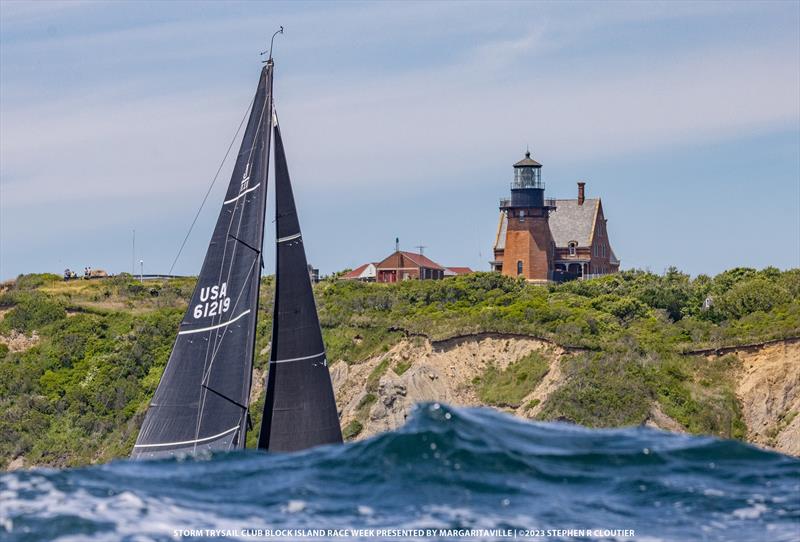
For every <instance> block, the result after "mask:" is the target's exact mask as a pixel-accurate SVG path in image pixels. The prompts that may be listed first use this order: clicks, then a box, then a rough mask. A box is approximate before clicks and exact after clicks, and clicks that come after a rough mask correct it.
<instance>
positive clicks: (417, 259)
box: [375, 250, 444, 270]
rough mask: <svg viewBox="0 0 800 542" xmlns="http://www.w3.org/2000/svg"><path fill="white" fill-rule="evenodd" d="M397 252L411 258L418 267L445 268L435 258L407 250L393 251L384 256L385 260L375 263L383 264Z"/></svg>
mask: <svg viewBox="0 0 800 542" xmlns="http://www.w3.org/2000/svg"><path fill="white" fill-rule="evenodd" d="M395 254H400V255H402V256H403V257H404V258H408V259H409V260H411V263H413V264H415V265H417V266H418V267H427V268H428V269H442V270H444V267H442V266H441V265H439V264H438V263H436V262H434V261H433V260H431V259H430V258H428V257H427V256H424V255H422V254H416V253H414V252H406V251H405V250H399V251H397V252H392V253H391V254H390V255H389V256H387V257H386V258H384V259H383V260H381V261H380V262H379V263H377V264H375V265H376V266H381V264H383V263H384V262H386V261H387V260H388V259H389V258H391V257H392V256H394V255H395ZM387 269H393V268H391V267H388V268H387Z"/></svg>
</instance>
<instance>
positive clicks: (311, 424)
mask: <svg viewBox="0 0 800 542" xmlns="http://www.w3.org/2000/svg"><path fill="white" fill-rule="evenodd" d="M275 213H276V237H277V239H276V260H277V261H276V274H275V277H276V286H275V307H274V318H273V324H272V349H271V353H270V365H269V374H268V375H267V392H266V393H267V395H266V399H265V402H264V414H263V418H262V421H261V432H260V434H259V438H258V447H259V448H261V449H264V450H269V451H273V452H291V451H295V450H302V449H304V448H310V447H312V446H318V445H321V444H334V443H340V442H342V432H341V429H340V427H339V417H338V414H337V411H336V400H335V398H334V394H333V387H332V385H331V377H330V373H329V372H328V362H327V358H326V354H325V345H324V344H323V342H322V332H321V331H320V326H319V317H318V316H317V307H316V304H315V302H314V293H313V291H312V289H311V279H310V277H309V273H308V265H307V262H306V253H305V248H304V247H303V237H302V235H301V233H300V222H299V220H298V217H297V209H296V207H295V203H294V195H293V194H292V185H291V181H290V179H289V170H288V167H287V164H286V155H285V153H284V149H283V139H282V138H281V131H280V126H279V125H278V123H277V119H275Z"/></svg>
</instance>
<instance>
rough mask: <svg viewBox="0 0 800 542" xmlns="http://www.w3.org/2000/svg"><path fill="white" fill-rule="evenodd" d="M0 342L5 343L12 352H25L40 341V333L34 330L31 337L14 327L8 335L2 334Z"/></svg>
mask: <svg viewBox="0 0 800 542" xmlns="http://www.w3.org/2000/svg"><path fill="white" fill-rule="evenodd" d="M0 343H2V344H5V345H6V346H7V347H8V349H9V350H10V351H11V352H24V351H25V350H28V349H29V348H32V347H34V346H36V345H37V344H38V343H39V335H38V334H37V333H36V331H34V332H33V333H31V335H30V337H29V336H27V335H25V334H24V333H20V332H19V331H16V330H14V329H12V330H11V331H10V332H9V333H8V334H7V335H0Z"/></svg>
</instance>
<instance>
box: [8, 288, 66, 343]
mask: <svg viewBox="0 0 800 542" xmlns="http://www.w3.org/2000/svg"><path fill="white" fill-rule="evenodd" d="M66 315H67V312H66V310H65V309H64V305H62V304H61V303H60V302H58V301H53V300H52V299H51V298H49V297H48V296H46V295H44V294H42V293H40V292H30V293H27V292H26V293H25V294H24V295H19V296H17V297H16V305H15V306H14V308H13V309H11V310H10V311H9V312H8V313H7V314H6V315H5V318H4V319H3V321H2V322H0V330H6V331H7V330H11V329H16V330H17V331H20V332H23V333H27V332H31V331H33V330H40V329H41V328H42V327H44V326H46V325H48V324H51V323H53V322H55V321H57V320H60V319H62V318H65V317H66Z"/></svg>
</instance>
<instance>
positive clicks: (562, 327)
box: [0, 268, 800, 467]
mask: <svg viewBox="0 0 800 542" xmlns="http://www.w3.org/2000/svg"><path fill="white" fill-rule="evenodd" d="M193 286H194V280H192V279H176V280H171V281H168V282H164V283H160V282H158V283H157V282H152V283H150V282H148V283H145V284H144V285H143V284H141V283H139V282H138V281H137V280H135V279H134V278H132V277H130V276H128V275H121V276H118V277H114V278H110V279H104V280H91V281H84V280H77V281H70V282H64V281H63V280H61V279H60V278H59V277H58V276H56V275H25V276H20V277H19V278H18V279H17V280H16V281H15V282H13V283H10V284H7V285H5V286H4V287H3V289H2V293H0V314H2V320H0V467H2V466H4V465H6V464H7V463H8V462H9V461H11V460H12V459H14V458H16V457H18V456H24V457H25V459H26V461H27V463H28V464H52V465H76V464H83V463H89V462H93V461H104V460H108V459H111V458H113V457H118V456H125V455H127V454H128V453H129V451H130V448H131V446H132V445H133V442H134V440H135V438H136V434H137V432H138V426H139V424H140V423H141V418H142V415H143V413H144V410H145V409H146V406H147V403H148V401H149V399H150V397H151V396H152V394H153V392H154V390H155V387H156V385H157V384H158V381H159V378H160V377H161V374H162V372H163V369H164V364H165V363H166V360H167V358H168V357H169V352H170V348H171V346H172V342H173V340H174V336H175V333H176V329H177V325H178V323H179V321H180V319H181V316H182V314H183V311H184V310H185V307H186V304H187V302H188V297H189V296H190V294H191V291H192V288H193ZM272 287H273V280H272V278H271V277H268V278H265V279H263V287H262V300H261V304H260V310H261V314H260V315H259V324H258V327H259V334H258V337H259V339H258V340H259V344H258V345H257V350H256V351H257V353H258V357H257V359H256V366H257V367H259V368H260V369H266V366H267V364H266V362H267V359H268V345H269V330H270V329H271V307H272ZM316 294H317V299H318V306H319V311H320V319H321V323H322V326H323V333H324V336H325V341H326V345H327V348H328V353H329V359H330V360H331V362H332V363H348V364H357V363H359V362H360V361H363V360H364V359H366V358H368V357H370V356H372V355H375V354H376V353H380V352H383V351H387V350H388V349H389V348H390V347H391V346H392V345H393V344H395V343H396V342H398V341H399V340H401V339H402V338H404V337H406V336H409V335H424V336H427V337H429V338H431V339H434V340H440V339H445V338H449V337H454V336H458V335H468V334H473V333H479V332H502V333H516V334H524V335H532V336H536V337H540V338H544V339H547V340H550V341H552V342H554V343H557V344H559V345H562V346H565V347H570V348H571V350H570V351H571V352H573V355H572V356H571V357H570V358H569V359H568V360H566V361H565V363H563V366H562V371H564V373H565V374H566V381H565V384H564V385H563V386H561V387H560V388H559V389H558V390H557V391H556V392H554V393H553V394H552V395H551V396H550V397H549V398H548V399H547V401H546V403H545V404H544V405H543V408H542V410H541V412H540V415H539V417H541V418H543V419H568V420H572V421H575V422H578V423H582V424H586V425H590V426H611V425H624V424H637V423H641V422H642V421H643V420H644V419H645V418H646V416H647V413H648V411H649V408H650V405H651V404H652V403H653V402H654V401H655V402H657V403H658V404H659V405H660V406H661V407H662V410H663V411H664V412H665V413H666V414H667V415H669V416H670V417H672V418H674V419H675V420H677V421H678V422H680V423H681V424H682V425H683V426H684V427H686V428H688V429H689V430H691V431H693V432H703V433H713V434H719V435H723V436H731V437H736V438H743V437H744V435H745V427H744V424H743V422H742V418H741V408H740V405H739V404H738V400H737V398H736V396H735V395H734V393H733V391H732V379H733V377H734V375H735V374H736V371H737V370H738V360H737V359H736V358H734V357H727V358H722V359H720V360H718V361H716V362H714V363H710V362H707V361H705V360H702V359H699V358H697V357H693V356H687V355H685V354H686V353H687V352H691V351H693V350H699V349H704V348H717V347H722V346H730V345H740V344H747V343H755V342H759V341H766V340H771V339H779V338H786V337H796V336H799V335H800V270H797V269H795V270H790V271H786V272H781V271H779V270H777V269H774V268H767V269H764V270H761V271H756V270H753V269H743V268H739V269H733V270H730V271H726V272H724V273H721V274H720V275H717V276H716V277H713V278H711V277H707V276H699V277H697V278H695V279H694V280H690V278H689V277H688V276H686V275H684V274H682V273H680V272H678V271H677V270H674V269H673V270H670V271H668V272H667V273H665V274H664V275H663V276H659V275H654V274H651V273H645V272H639V271H628V272H624V273H620V274H618V275H612V276H607V277H603V278H599V279H594V280H588V281H582V282H571V283H567V284H563V285H559V286H533V285H529V284H526V283H524V282H521V281H517V280H513V279H509V278H506V277H502V276H499V275H497V274H493V273H476V274H473V275H468V276H463V277H454V278H448V279H446V280H442V281H422V282H418V281H409V282H403V283H400V284H394V285H382V284H363V283H352V282H344V281H338V282H334V281H330V282H328V281H326V282H322V283H321V284H319V285H318V286H317V289H316ZM709 296H711V298H712V299H713V306H712V307H711V309H710V310H705V311H704V310H703V309H702V307H703V302H704V300H705V299H706V298H707V297H709ZM6 343H8V344H10V345H11V346H12V348H9V346H7V344H6ZM20 345H22V346H20ZM382 370H387V367H384V368H383V369H382ZM393 370H395V372H397V371H403V370H404V368H403V367H395V368H394V369H393ZM545 372H546V368H545V367H543V365H542V360H541V359H539V358H538V357H537V356H535V355H530V356H526V357H525V358H522V359H520V360H519V361H518V362H517V363H514V364H512V365H511V366H509V367H508V368H506V369H504V370H502V371H501V370H498V369H496V368H493V367H490V368H489V369H488V370H487V371H486V373H485V374H484V375H483V376H482V377H480V378H477V379H476V380H475V382H474V383H473V384H474V385H475V386H476V390H477V393H478V394H479V397H481V399H482V400H483V401H485V402H486V403H487V404H491V405H497V406H506V405H515V404H517V403H518V402H519V401H520V400H521V398H522V397H525V396H526V394H527V392H529V391H531V390H532V387H533V386H535V385H536V383H537V382H538V381H539V380H540V379H541V378H542V376H543V375H544V373H545ZM373 376H374V377H373ZM373 376H371V377H370V378H369V379H368V381H367V384H366V385H367V387H369V386H375V385H377V381H378V380H379V378H380V374H377V372H376V375H373ZM261 400H263V399H260V400H259V401H258V403H257V405H256V407H255V408H254V409H253V414H255V416H254V418H255V419H254V422H255V423H256V424H257V423H258V412H259V410H260V408H259V407H260V403H261ZM350 432H351V433H354V431H353V430H352V429H351V431H350ZM355 433H357V431H355ZM251 434H252V433H251Z"/></svg>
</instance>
